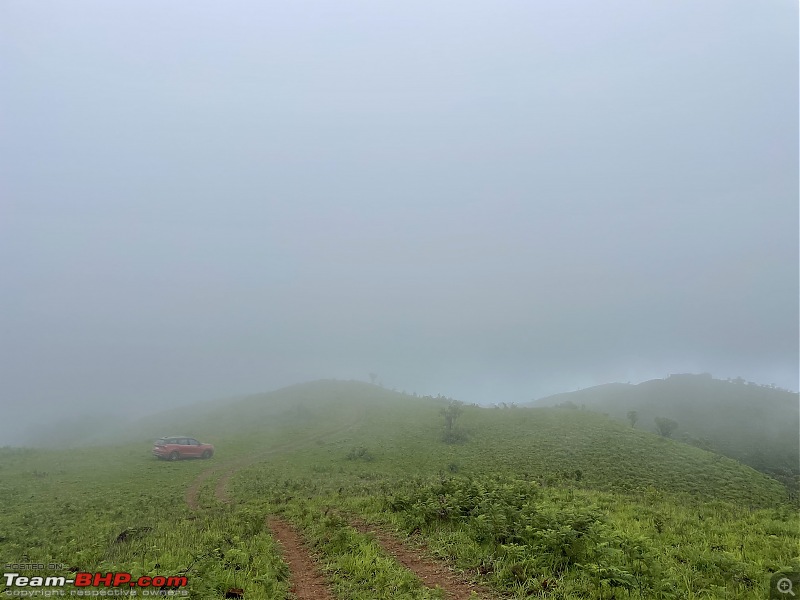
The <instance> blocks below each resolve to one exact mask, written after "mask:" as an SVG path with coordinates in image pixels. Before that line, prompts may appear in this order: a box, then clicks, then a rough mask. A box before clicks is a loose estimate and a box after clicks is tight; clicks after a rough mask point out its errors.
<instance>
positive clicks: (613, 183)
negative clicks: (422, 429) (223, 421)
mask: <svg viewBox="0 0 800 600" xmlns="http://www.w3.org/2000/svg"><path fill="white" fill-rule="evenodd" d="M797 13H798V6H797V2H795V1H794V0H792V1H790V0H774V1H773V0H768V1H762V2H753V1H751V0H708V1H702V2H698V1H697V0H684V1H669V2H640V1H636V0H625V1H613V0H612V1H610V2H594V1H588V0H585V1H558V2H555V1H553V2H544V1H538V2H531V1H527V0H526V1H509V2H503V1H500V2H476V1H473V0H467V1H464V0H459V1H458V2H455V1H445V2H429V1H425V2H422V1H416V0H414V1H408V0H404V1H403V2H367V1H360V2H359V1H352V0H341V1H338V2H327V1H324V2H323V1H319V2H314V1H310V2H281V3H278V2H271V3H264V2H256V1H252V2H250V1H248V2H244V1H243V2H198V1H192V2H189V1H172V2H161V1H158V2H156V1H141V0H140V1H137V2H124V3H120V2H113V3H112V2H106V1H105V0H103V1H97V2H92V1H81V2H59V3H52V2H39V1H31V0H2V2H0V73H2V76H0V255H1V256H2V277H1V278H0V406H1V407H2V417H0V444H2V443H16V442H17V441H18V440H19V437H18V435H17V434H18V433H19V432H20V431H22V430H24V429H26V428H28V427H29V426H30V425H31V424H32V423H34V422H36V421H37V419H42V418H53V417H57V416H59V415H65V414H69V415H71V416H72V417H76V416H77V417H80V415H82V414H85V413H86V412H87V411H92V410H98V411H102V412H110V413H113V412H120V411H121V412H125V413H126V414H131V413H139V412H147V411H155V410H157V409H158V408H159V407H162V406H171V405H174V404H185V403H188V402H192V401H196V400H205V399H210V398H216V397H226V396H233V395H237V394H242V393H249V392H260V391H267V390H271V389H275V388H277V387H280V386H283V385H287V384H291V383H296V382H300V381H306V380H311V379H318V378H331V377H332V378H340V379H351V378H355V379H368V373H370V372H375V373H377V374H378V376H379V379H380V380H381V381H382V382H383V384H384V385H385V386H386V387H389V388H392V387H396V388H397V389H398V390H407V391H408V392H412V391H417V392H418V393H425V394H427V393H430V394H434V395H435V394H439V393H441V394H445V395H448V396H453V397H456V398H460V399H462V400H465V401H468V402H499V401H506V402H511V401H517V402H518V401H524V400H529V399H531V398H536V397H540V396H544V395H547V394H550V393H556V392H561V391H569V390H574V389H577V388H579V387H586V386H589V385H594V384H599V383H606V382H611V381H641V380H644V379H649V378H653V377H663V376H665V375H666V374H668V373H673V372H703V371H708V372H711V373H712V374H714V376H716V377H720V378H725V377H735V376H737V375H741V376H743V377H745V378H746V379H749V380H753V381H757V382H759V383H776V384H778V385H780V386H782V387H787V388H790V389H792V390H796V389H797V387H798V32H797V29H798V14H797Z"/></svg>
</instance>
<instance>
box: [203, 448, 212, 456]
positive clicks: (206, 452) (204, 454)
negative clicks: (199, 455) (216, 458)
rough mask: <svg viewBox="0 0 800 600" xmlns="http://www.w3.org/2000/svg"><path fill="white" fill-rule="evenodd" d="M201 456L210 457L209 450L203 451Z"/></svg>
mask: <svg viewBox="0 0 800 600" xmlns="http://www.w3.org/2000/svg"><path fill="white" fill-rule="evenodd" d="M203 458H211V450H206V451H204V452H203Z"/></svg>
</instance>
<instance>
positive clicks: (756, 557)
mask: <svg viewBox="0 0 800 600" xmlns="http://www.w3.org/2000/svg"><path fill="white" fill-rule="evenodd" d="M444 405H445V404H444V402H443V401H437V400H433V399H423V398H415V397H410V396H403V395H400V394H395V393H392V392H389V391H386V390H382V389H380V388H377V387H375V386H369V385H366V384H356V383H337V382H316V383H314V384H309V385H306V386H295V387H293V388H288V389H287V390H281V391H279V392H276V393H274V394H266V395H262V396H256V397H251V398H248V399H245V400H243V401H242V402H241V403H240V405H239V406H238V408H237V405H236V404H235V403H233V404H228V405H226V406H225V407H224V408H221V409H219V410H215V409H214V408H213V407H207V409H206V410H205V412H204V413H203V414H202V415H200V416H199V417H198V418H197V419H196V420H195V421H194V422H193V425H192V430H193V432H197V431H201V432H202V433H203V434H202V435H200V434H198V437H202V438H203V439H208V440H210V441H212V442H213V443H214V444H215V445H216V447H217V454H216V456H215V457H214V458H213V459H212V460H211V461H200V460H196V461H180V462H177V463H170V462H162V461H157V460H155V459H153V458H152V457H150V456H149V451H150V445H149V443H148V440H149V439H150V438H153V437H158V435H161V434H163V433H164V430H165V429H170V431H172V430H173V428H174V427H175V424H173V423H169V424H168V425H165V423H166V421H164V422H162V423H161V424H160V425H153V427H154V429H153V430H152V431H145V429H146V428H142V429H140V430H138V431H137V432H136V434H135V437H136V438H137V439H140V438H141V439H142V440H143V441H139V442H138V443H136V444H122V445H117V446H102V447H95V448H80V449H73V450H69V451H52V450H18V449H2V450H0V498H2V500H3V508H4V510H3V511H2V513H0V558H2V559H3V560H4V561H5V562H11V561H15V562H25V561H32V562H43V563H48V562H55V563H65V564H66V565H67V566H69V567H75V568H79V569H80V570H84V571H94V570H102V571H116V570H125V571H131V572H133V573H134V575H140V574H148V575H172V574H181V573H185V574H186V575H187V577H188V578H189V583H190V586H189V587H190V590H191V597H193V598H201V599H204V600H208V599H211V598H221V597H222V596H223V594H224V591H225V590H226V589H228V588H231V587H240V588H243V589H244V590H245V597H246V598H250V599H253V598H255V599H258V598H265V599H272V598H285V597H286V594H287V593H288V582H287V576H288V569H287V566H286V565H285V563H284V562H283V560H282V559H281V557H280V553H279V552H278V549H277V548H276V546H275V544H274V542H273V540H272V539H271V538H270V536H269V534H268V531H267V529H266V528H265V525H264V523H265V518H266V516H267V515H268V514H271V513H282V514H284V515H285V516H286V517H287V518H289V519H291V520H292V521H293V522H294V523H295V524H296V525H297V526H298V527H299V528H300V529H301V531H302V532H303V533H304V535H305V536H306V537H307V538H308V539H309V540H310V542H311V544H312V546H313V549H314V552H315V553H316V554H317V556H318V558H319V560H320V561H321V564H322V566H323V568H324V569H325V571H326V573H327V574H328V576H329V578H330V580H331V581H332V585H333V589H334V591H335V592H336V594H337V596H338V597H339V598H342V599H352V600H367V599H371V598H408V599H421V600H422V599H424V600H428V599H431V598H440V597H441V593H440V592H439V591H436V590H429V589H427V588H425V587H424V586H422V584H421V583H420V582H419V581H418V580H417V579H416V578H415V577H414V576H413V574H411V573H410V572H408V571H407V570H406V569H404V568H403V567H402V566H401V565H399V564H398V563H396V561H394V559H392V558H391V557H389V556H387V555H386V554H385V553H384V552H383V551H382V550H381V549H380V547H379V546H377V545H376V542H375V541H374V540H373V539H372V538H371V537H370V536H365V535H363V534H361V533H359V532H358V531H356V530H354V529H352V528H351V527H349V526H348V523H347V522H346V520H344V519H343V518H342V515H347V514H353V515H359V516H361V517H362V518H364V519H365V520H367V521H370V522H373V523H377V524H380V525H381V526H383V527H385V528H389V529H394V530H396V531H397V532H398V534H399V535H401V536H407V535H409V534H412V533H413V535H412V538H411V539H412V541H413V542H414V543H421V544H424V546H425V548H426V549H427V550H426V551H427V552H430V553H432V554H433V555H435V556H437V557H439V558H441V559H442V560H445V561H447V562H449V563H450V564H451V565H452V566H453V567H454V568H456V569H459V570H461V571H463V573H464V575H465V576H466V577H468V578H471V579H473V580H475V581H480V582H482V583H484V584H485V585H488V586H490V587H492V588H494V589H495V590H496V591H497V592H498V593H499V594H504V595H507V596H510V597H519V598H525V597H547V598H563V599H567V598H611V597H612V595H614V596H615V597H617V598H675V599H678V598H687V599H689V598H698V599H699V598H719V599H723V598H725V599H728V598H742V599H749V598H753V599H755V598H764V597H766V581H767V578H768V576H769V574H770V573H772V572H774V571H777V570H780V569H785V568H792V567H793V568H794V569H796V570H797V569H800V560H798V544H797V540H798V525H799V523H798V518H797V507H796V506H794V505H792V504H790V503H789V501H788V499H787V493H786V489H785V488H784V487H783V486H781V485H780V484H779V483H778V482H777V481H775V480H773V479H770V478H769V477H767V476H765V475H763V474H761V473H758V472H756V471H754V470H753V469H751V468H749V467H746V466H744V465H741V464H739V463H737V462H735V461H733V460H731V459H727V458H723V457H720V456H719V455H716V454H712V453H709V452H706V451H703V450H700V449H698V448H695V447H692V446H688V445H685V444H682V443H680V442H676V441H672V440H665V439H663V438H660V437H658V436H656V435H654V434H649V433H646V432H642V431H636V430H632V429H631V428H630V427H628V426H626V425H624V424H621V423H617V422H616V421H613V420H611V419H608V418H606V417H603V416H602V415H598V414H594V413H591V412H588V411H580V410H566V409H523V408H514V409H507V410H500V409H480V408H477V407H465V410H464V413H463V415H462V416H461V417H460V419H459V420H458V422H457V426H458V428H459V429H460V431H461V432H463V433H464V434H465V436H464V441H463V442H462V443H458V444H445V443H443V442H442V441H441V437H442V427H443V419H442V417H441V416H440V414H439V411H440V409H441V408H442V407H443V406H444ZM216 425H218V428H215V426H216ZM156 427H158V429H155V428H156ZM177 427H178V428H177V429H175V431H177V430H178V429H180V430H181V431H187V429H186V428H183V427H180V426H177ZM237 460H242V461H245V460H249V461H251V463H252V464H249V466H246V467H245V468H243V469H242V470H241V471H239V472H238V473H237V474H236V475H235V476H234V477H233V479H232V480H231V481H230V484H229V493H230V495H231V497H232V498H233V499H234V501H233V502H232V503H231V504H221V503H219V502H218V501H217V499H216V498H215V497H214V487H215V485H216V482H217V479H218V477H219V476H221V475H222V474H223V473H224V472H225V469H224V468H222V467H224V466H225V465H226V463H227V462H229V461H230V462H231V463H233V462H235V461H237ZM210 466H217V467H220V469H219V471H218V472H217V473H216V474H215V475H213V476H211V477H210V478H209V479H208V480H207V481H206V483H205V485H204V486H203V487H202V488H201V493H200V500H201V505H202V507H203V508H202V510H200V511H198V512H196V513H193V512H192V511H190V510H189V508H188V507H187V506H186V504H185V502H184V495H185V492H186V489H187V487H188V486H189V485H190V483H191V482H192V481H193V479H194V478H195V477H196V476H197V475H198V474H199V473H200V472H201V471H202V470H203V469H205V468H208V467H210Z"/></svg>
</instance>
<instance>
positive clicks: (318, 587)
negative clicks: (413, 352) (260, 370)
mask: <svg viewBox="0 0 800 600" xmlns="http://www.w3.org/2000/svg"><path fill="white" fill-rule="evenodd" d="M360 425H361V419H360V418H359V419H356V420H354V421H352V422H350V423H348V424H347V425H344V426H342V427H339V428H337V429H334V430H332V431H327V432H324V433H320V434H318V435H314V436H309V437H305V438H302V439H298V440H292V441H290V442H286V443H284V444H280V445H278V446H274V447H272V448H270V449H268V450H265V451H263V452H258V453H256V454H253V455H250V456H246V457H241V458H238V459H234V460H230V461H228V462H225V463H221V464H217V465H213V466H211V467H209V468H207V469H205V470H203V471H202V472H201V473H199V474H198V475H197V476H196V477H195V479H194V480H193V481H192V483H191V485H190V486H189V487H188V488H187V489H186V496H185V497H186V503H187V504H188V506H189V508H190V509H191V510H193V511H197V510H200V509H201V508H202V507H201V506H200V489H201V488H202V487H203V484H204V483H205V482H206V481H208V480H209V479H211V478H212V477H214V475H216V474H218V473H220V472H222V473H223V474H222V475H221V476H220V477H219V479H218V480H217V482H216V485H215V486H214V497H215V498H216V499H217V500H218V501H219V502H223V503H229V502H230V501H231V498H230V495H229V494H228V484H229V482H230V480H231V478H232V477H233V476H234V475H236V473H238V472H239V471H240V470H242V469H244V468H245V467H248V466H250V465H252V464H255V463H257V462H259V461H261V460H264V459H266V458H268V457H269V456H272V455H275V454H281V453H285V452H291V451H293V450H299V449H302V448H304V447H307V446H308V445H309V444H311V443H314V442H316V441H319V440H323V439H325V438H327V437H330V436H333V435H337V434H340V433H344V432H346V431H349V430H352V429H355V428H357V427H358V426H360ZM349 521H350V524H351V525H352V527H354V528H355V529H357V530H358V531H360V532H361V533H364V534H368V535H372V536H373V537H374V538H375V540H376V541H377V542H378V543H379V544H380V545H381V547H382V548H383V549H384V550H385V551H386V552H387V553H388V554H389V555H391V556H393V557H394V559H395V560H397V562H399V563H400V564H401V565H403V566H404V567H405V568H407V569H408V570H410V571H411V572H413V573H414V574H415V575H416V576H417V577H418V578H419V579H420V581H422V583H423V584H424V585H426V586H428V587H431V588H436V587H438V588H441V589H442V590H443V591H444V594H445V597H446V598H447V599H448V600H476V599H479V598H486V599H489V598H497V596H496V594H493V593H492V591H491V590H489V589H487V588H484V587H481V586H478V585H475V584H472V583H470V582H468V581H466V580H464V579H463V578H460V577H459V576H458V575H456V574H455V573H453V572H452V571H451V570H450V569H449V568H447V566H446V565H444V564H442V563H440V562H439V561H436V560H433V559H430V558H426V557H425V556H424V555H423V554H422V552H421V551H419V550H417V549H414V548H411V547H410V546H408V545H407V544H406V543H404V542H403V541H401V540H400V539H398V538H397V537H396V536H395V535H393V534H390V533H387V532H386V531H383V530H381V529H379V528H378V527H375V526H372V525H369V524H367V523H365V522H364V521H362V520H360V519H358V518H349ZM267 527H268V528H269V529H270V532H271V533H272V535H273V537H274V538H275V539H276V540H277V541H278V542H279V544H280V545H281V547H282V549H283V557H284V560H285V561H286V563H287V564H288V566H289V571H290V573H291V575H290V585H291V591H292V593H293V594H294V595H295V597H296V599H297V600H333V598H334V596H333V595H332V594H331V592H330V589H329V584H328V582H327V581H326V579H325V577H324V576H323V575H322V574H321V572H320V570H319V569H318V567H317V566H316V564H315V563H314V560H313V558H312V557H311V554H310V552H309V551H308V549H307V547H306V546H305V544H304V543H303V539H302V537H301V536H300V534H299V533H298V532H297V531H296V530H295V529H294V527H292V525H291V524H289V523H288V522H287V521H285V520H284V519H281V518H278V517H274V516H273V517H270V518H269V519H268V520H267Z"/></svg>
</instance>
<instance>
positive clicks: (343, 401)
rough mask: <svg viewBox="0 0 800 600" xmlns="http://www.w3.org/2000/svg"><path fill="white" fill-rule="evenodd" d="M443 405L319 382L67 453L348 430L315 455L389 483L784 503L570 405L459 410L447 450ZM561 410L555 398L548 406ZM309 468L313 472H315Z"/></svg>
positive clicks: (96, 440) (222, 449)
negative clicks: (437, 480)
mask: <svg viewBox="0 0 800 600" xmlns="http://www.w3.org/2000/svg"><path fill="white" fill-rule="evenodd" d="M627 387H628V386H622V387H620V386H603V388H602V390H603V392H604V393H607V394H611V396H609V397H616V395H615V394H618V393H619V391H620V390H623V389H627ZM630 387H638V386H630ZM587 391H588V390H585V391H584V393H585V392H587ZM448 401H449V399H447V398H443V397H437V398H432V397H429V396H425V397H417V396H411V395H407V394H401V393H398V392H393V391H389V390H386V389H383V388H381V387H379V386H375V385H371V384H368V383H364V382H357V381H335V380H323V381H314V382H310V383H304V384H299V385H295V386H291V387H287V388H283V389H280V390H276V391H273V392H269V393H265V394H258V395H253V396H248V397H245V398H238V399H231V400H226V401H218V402H207V403H201V404H198V405H196V406H192V407H187V408H181V409H173V410H170V411H166V412H163V413H160V414H158V415H154V416H151V417H148V418H147V419H142V420H140V421H134V422H130V423H122V424H120V423H115V427H113V428H112V427H103V428H98V429H97V430H96V431H94V432H93V435H88V434H87V433H86V432H85V431H82V432H81V437H80V439H79V440H76V441H79V442H81V444H82V445H94V444H101V445H109V446H113V445H119V444H133V445H134V446H136V447H137V448H138V450H136V452H141V453H142V454H143V455H144V456H148V455H149V444H150V442H151V441H152V440H153V439H155V438H157V437H159V436H163V435H174V434H185V435H190V436H195V437H197V438H198V439H201V440H203V441H207V442H211V443H213V444H214V445H215V446H216V448H217V454H218V455H219V456H220V457H221V456H227V457H234V456H246V455H248V454H251V453H253V452H257V451H258V450H259V449H261V448H266V447H270V445H271V444H274V443H275V442H274V441H275V440H276V439H284V440H285V439H287V438H288V439H304V438H306V437H312V438H313V437H314V436H315V435H317V434H318V433H319V432H322V431H326V430H330V429H333V430H336V431H340V430H341V431H345V430H347V431H348V432H349V433H348V434H347V435H346V436H345V439H346V440H347V441H345V439H343V440H342V442H341V445H334V446H331V447H330V448H328V449H327V450H326V451H325V452H324V453H323V455H324V456H325V457H326V460H329V459H330V460H334V461H336V460H342V459H344V457H345V456H347V455H348V453H354V452H358V451H359V449H361V448H363V449H364V455H368V456H369V457H370V461H369V462H368V463H367V464H369V465H370V468H371V469H374V470H375V471H376V472H378V471H383V472H385V475H387V476H389V475H391V474H397V473H403V474H406V475H423V476H424V475H432V474H436V473H455V472H458V473H460V474H464V475H475V476H478V475H482V474H486V473H495V474H501V473H506V474H509V475H513V476H516V477H524V478H527V479H531V480H536V481H539V482H541V484H542V485H551V484H556V483H557V482H564V481H569V482H572V483H573V484H577V485H581V486H585V487H587V488H591V489H596V490H607V491H618V492H625V493H631V494H640V495H641V494H645V493H647V490H648V489H651V488H655V489H660V490H663V491H665V492H674V493H686V494H690V495H692V496H695V497H697V498H700V499H705V500H710V499H726V500H730V501H735V502H738V503H743V504H747V505H752V506H768V505H772V504H775V503H780V502H782V501H784V500H785V499H786V490H785V489H784V488H783V487H782V486H781V485H780V484H779V483H778V482H776V481H774V480H773V479H771V478H769V477H767V476H765V475H764V474H763V473H758V472H756V471H754V470H753V469H752V468H750V467H747V466H744V465H742V464H739V463H738V462H736V461H734V460H729V459H725V458H723V457H721V456H719V455H718V454H714V453H712V452H707V451H705V450H703V449H700V448H695V447H691V446H688V445H686V444H683V443H680V442H679V441H675V440H667V439H664V438H662V437H660V436H658V435H656V434H654V433H652V432H651V431H650V430H651V429H652V427H649V426H648V427H646V428H645V427H639V426H637V428H636V429H632V428H631V427H630V426H629V425H627V424H626V423H624V422H620V421H617V420H614V419H611V418H609V417H608V416H604V415H602V414H599V413H597V412H594V411H591V410H579V409H575V410H570V409H569V406H574V405H570V404H567V405H566V407H562V408H524V407H513V406H510V407H506V408H504V409H503V408H499V407H498V408H483V407H478V406H476V405H462V410H463V414H462V415H461V416H460V417H459V419H458V421H457V428H458V430H459V431H461V432H462V433H463V439H462V440H460V442H459V443H455V444H445V443H443V441H442V434H443V430H444V418H443V415H442V412H441V411H442V409H443V408H444V407H446V406H448ZM565 402H567V401H566V400H564V401H559V399H558V398H557V402H556V403H557V404H564V403H565ZM659 414H661V413H659ZM670 414H671V413H670ZM623 415H624V413H623ZM623 418H624V417H623ZM315 432H317V433H315ZM343 435H344V434H343ZM322 447H323V446H320V448H322ZM330 452H333V453H334V454H333V455H331V454H330ZM358 456H361V455H360V454H358ZM337 457H338V458H337ZM373 458H374V460H372V459H373ZM337 464H338V463H337ZM348 464H349V463H348ZM315 468H317V470H320V469H322V467H320V465H319V464H317V466H316V467H315ZM322 470H323V471H324V470H325V469H322Z"/></svg>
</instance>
